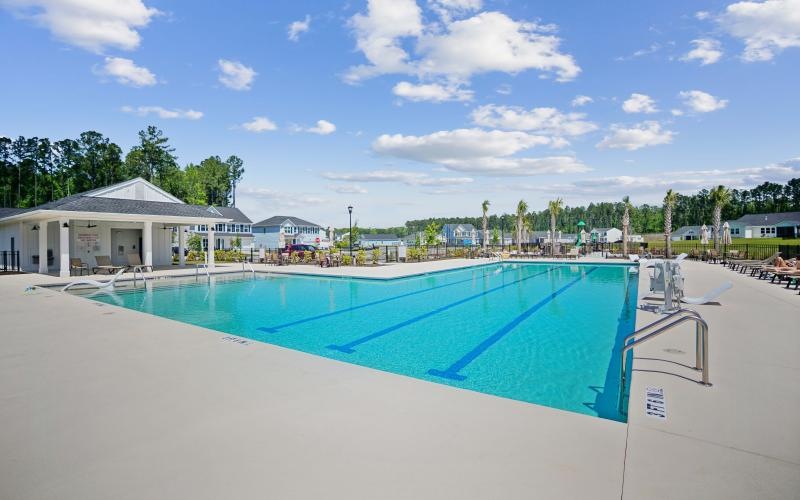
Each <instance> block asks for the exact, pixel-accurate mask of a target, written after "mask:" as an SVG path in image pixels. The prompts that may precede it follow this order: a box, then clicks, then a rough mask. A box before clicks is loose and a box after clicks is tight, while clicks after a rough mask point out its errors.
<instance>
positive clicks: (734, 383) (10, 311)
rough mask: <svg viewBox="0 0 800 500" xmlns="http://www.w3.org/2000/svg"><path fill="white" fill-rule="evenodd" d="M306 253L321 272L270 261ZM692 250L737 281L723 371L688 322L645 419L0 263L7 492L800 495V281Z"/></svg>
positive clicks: (704, 283) (641, 356)
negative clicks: (121, 296) (195, 315)
mask: <svg viewBox="0 0 800 500" xmlns="http://www.w3.org/2000/svg"><path fill="white" fill-rule="evenodd" d="M579 262H581V263H586V262H590V261H589V260H586V259H582V260H581V261H579ZM604 262H607V261H604ZM475 263H476V261H466V260H450V261H438V262H425V263H420V264H404V265H397V266H381V267H378V268H356V269H353V268H346V271H349V272H354V271H357V272H365V273H366V272H369V271H371V272H372V274H370V276H374V277H395V276H399V275H403V274H414V273H417V272H430V271H435V270H441V269H445V268H451V267H460V266H463V265H467V264H475ZM260 267H261V266H256V270H257V271H261V269H260ZM293 267H296V268H298V269H297V270H299V271H306V272H307V271H308V270H309V268H308V267H307V266H286V267H279V268H275V270H276V271H282V272H292V271H294V269H291V268H293ZM684 267H685V273H686V275H687V293H688V294H689V295H701V294H702V293H704V292H705V291H707V290H708V289H710V288H713V287H715V286H716V285H717V284H719V283H720V282H722V281H725V280H731V281H733V282H734V288H733V289H732V290H730V291H728V292H727V293H726V294H725V295H723V297H722V298H721V300H720V301H721V303H722V305H721V306H719V305H707V306H698V307H697V308H696V309H697V310H698V311H699V312H700V313H701V314H702V315H703V317H704V318H705V319H706V320H707V321H708V322H709V325H710V330H711V333H710V369H711V382H712V383H713V384H714V385H713V386H712V387H710V388H707V387H703V386H700V385H698V384H696V383H694V382H692V381H691V380H687V379H694V380H697V379H698V377H699V375H698V374H697V373H696V372H694V371H692V370H688V369H686V368H684V367H682V366H680V365H678V364H676V363H681V364H686V365H690V364H692V361H693V359H694V351H693V349H694V337H693V328H692V327H691V326H689V325H686V326H684V327H681V328H680V330H679V331H675V332H673V333H668V334H666V335H664V336H662V337H660V338H659V339H657V340H654V341H652V342H650V343H648V344H645V345H644V346H642V348H640V349H638V350H637V351H636V360H635V362H634V363H635V364H634V369H635V374H634V376H633V383H632V389H631V394H632V396H631V403H630V408H629V411H630V418H629V423H628V424H622V423H619V422H613V421H608V420H603V419H599V418H593V417H589V416H586V415H579V414H575V413H569V412H564V411H560V410H555V409H551V408H546V407H542V406H538V405H533V404H528V403H520V402H516V401H512V400H508V399H503V398H498V397H494V396H489V395H485V394H480V393H475V392H470V391H464V390H459V389H456V388H452V387H448V386H444V385H438V384H433V383H429V382H425V381H421V380H417V379H411V378H408V377H404V376H400V375H395V374H391V373H385V372H381V371H377V370H372V369H369V368H364V367H360V366H355V365H350V364H346V363H340V362H337V361H334V360H331V359H327V358H320V357H315V356H312V355H308V354H305V353H301V352H296V351H291V350H287V349H283V348H280V347H275V346H272V345H269V344H263V343H259V342H254V341H245V343H240V342H239V341H238V340H240V339H238V338H237V337H234V336H230V335H225V334H220V333H219V332H213V331H210V330H205V329H203V328H199V327H195V326H192V325H188V324H184V323H179V322H175V321H171V320H167V319H163V318H159V317H155V316H150V315H147V314H144V313H139V312H136V311H132V310H128V309H122V308H119V307H115V306H110V305H105V304H100V303H96V302H92V301H88V300H86V299H84V298H81V297H76V296H72V295H68V294H62V293H59V292H57V291H55V290H51V289H36V290H35V291H34V292H33V293H27V294H26V293H24V289H25V287H26V286H28V285H36V284H45V283H48V284H50V283H55V282H61V280H57V279H54V278H52V277H48V276H40V275H13V276H0V314H1V315H2V327H0V342H2V346H3V347H2V349H0V402H2V404H0V450H3V453H2V455H0V498H3V499H5V498H13V499H17V498H19V499H31V498H37V499H39V498H59V499H63V498H68V499H72V498H75V499H90V498H98V499H100V498H104V499H105V498H115V499H125V498H131V499H133V498H137V499H138V498H183V497H191V498H453V497H460V498H631V499H639V498H797V496H798V492H799V491H800V423H798V418H797V415H798V414H800V386H798V384H797V381H798V380H800V328H799V327H798V326H797V325H798V323H797V318H798V313H800V297H799V296H797V295H796V292H793V291H787V290H785V289H783V288H782V287H778V286H777V285H770V284H769V283H766V282H759V281H756V280H755V279H753V278H750V277H746V276H742V275H739V274H736V273H733V272H731V271H728V270H727V269H724V268H723V267H722V266H719V265H709V264H704V263H695V262H687V263H686V264H684ZM271 269H272V268H271V267H270V268H267V270H271ZM313 269H314V271H313V272H315V273H316V272H319V271H326V270H325V269H320V268H313ZM362 269H364V271H362ZM168 272H169V271H157V273H168ZM184 272H186V273H187V274H193V273H194V270H193V269H191V270H188V269H187V270H186V271H184ZM327 272H331V273H333V272H336V273H339V272H342V273H344V272H345V268H333V269H331V270H328V271H327ZM173 274H174V273H173ZM640 279H641V280H642V281H641V282H640V296H645V295H647V294H646V293H645V291H646V290H647V282H646V273H642V274H641V276H640ZM644 302H647V301H644ZM655 317H656V316H655V315H653V314H652V313H647V312H642V311H640V312H639V314H638V315H637V323H638V324H639V325H644V324H646V323H648V322H650V321H652V320H653V319H654V318H655ZM645 358H649V359H645ZM645 370H649V371H645ZM681 376H683V377H686V378H681ZM648 386H650V387H660V388H663V389H664V392H665V396H666V402H667V419H666V420H663V421H662V420H656V419H653V418H650V417H646V416H645V415H644V411H643V405H644V389H645V387H648Z"/></svg>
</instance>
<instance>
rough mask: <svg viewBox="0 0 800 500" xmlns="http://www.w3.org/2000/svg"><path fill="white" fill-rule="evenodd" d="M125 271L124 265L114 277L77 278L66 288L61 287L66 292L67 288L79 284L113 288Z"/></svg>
mask: <svg viewBox="0 0 800 500" xmlns="http://www.w3.org/2000/svg"><path fill="white" fill-rule="evenodd" d="M124 272H125V268H124V267H123V268H120V269H119V271H117V273H116V274H115V275H114V277H113V278H111V279H110V280H108V281H97V280H90V279H82V280H76V281H73V282H71V283H68V284H67V285H66V286H65V287H64V288H62V289H61V291H62V292H64V291H66V290H69V289H70V288H72V287H73V286H77V285H88V286H94V287H97V288H110V289H112V290H113V289H114V283H115V282H116V281H117V279H119V277H120V276H122V274H123V273H124Z"/></svg>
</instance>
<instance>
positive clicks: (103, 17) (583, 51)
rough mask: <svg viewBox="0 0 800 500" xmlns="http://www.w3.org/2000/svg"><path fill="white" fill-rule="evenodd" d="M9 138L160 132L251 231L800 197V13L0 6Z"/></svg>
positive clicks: (25, 0) (798, 5)
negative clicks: (219, 188) (206, 171)
mask: <svg viewBox="0 0 800 500" xmlns="http://www.w3.org/2000/svg"><path fill="white" fill-rule="evenodd" d="M0 43H2V45H3V47H5V50H4V51H3V52H2V56H1V57H2V63H3V67H4V68H5V69H6V70H7V71H6V74H5V76H6V77H5V78H3V79H0V89H2V95H3V97H4V99H3V107H2V113H1V114H0V134H3V135H7V136H11V137H15V136H17V135H25V136H44V137H51V138H63V137H75V136H77V135H78V134H79V133H80V132H82V131H84V130H89V129H93V130H98V131H100V132H103V133H104V134H106V135H107V136H109V137H110V138H111V139H112V140H113V141H115V142H117V143H118V144H120V145H121V146H122V147H123V149H125V150H127V149H128V148H129V147H130V146H131V145H133V143H134V141H135V140H136V132H137V131H138V130H140V129H142V128H144V127H145V126H147V125H149V124H154V125H157V126H158V127H160V128H162V129H163V130H164V131H165V133H166V134H167V135H168V136H169V137H170V139H171V141H172V144H173V145H174V146H175V148H176V150H177V154H178V155H179V161H180V162H181V163H182V164H185V163H187V162H199V161H200V160H202V159H203V158H205V157H207V156H209V155H212V154H219V155H221V156H227V155H230V154H236V155H238V156H240V157H241V158H242V159H243V160H244V162H245V169H246V174H245V176H244V179H243V182H242V184H241V186H240V189H239V194H238V196H237V200H238V204H239V206H240V207H241V208H242V209H244V210H245V211H246V212H247V213H248V214H249V215H250V216H251V217H252V218H254V219H260V218H262V217H267V216H270V215H275V214H277V213H281V214H294V215H297V216H301V217H305V218H308V219H311V220H314V221H316V222H318V223H320V224H322V225H329V224H331V225H337V226H341V225H343V224H345V223H346V206H347V205H348V204H352V205H354V206H355V207H356V208H355V214H356V215H357V218H358V220H359V221H360V223H361V224H362V225H379V226H386V225H394V224H402V223H403V222H404V221H405V220H407V219H411V218H421V217H427V216H460V215H478V214H479V213H480V203H481V201H482V200H484V199H489V200H490V201H491V202H492V211H493V212H503V211H506V212H511V211H513V209H514V206H515V205H516V202H517V201H518V200H519V199H525V200H526V201H528V203H529V205H530V206H531V208H533V209H536V210H539V209H542V208H544V207H545V206H546V203H547V200H549V199H553V198H555V197H557V196H560V197H563V198H564V199H565V201H566V202H567V204H569V205H577V204H583V203H587V202H589V201H604V200H618V199H620V198H621V197H622V196H624V195H630V196H631V199H632V201H634V202H635V203H644V202H650V203H652V202H658V201H659V200H660V199H661V198H663V193H664V191H666V189H668V188H670V187H671V188H674V189H676V190H678V191H679V192H683V193H690V192H694V191H696V190H698V189H701V188H703V187H711V186H713V185H715V184H718V183H723V184H726V185H729V186H733V187H749V186H752V185H755V184H758V183H761V182H764V181H766V180H770V181H777V182H781V181H785V180H787V179H789V178H791V177H796V176H799V175H800V159H798V157H800V142H799V141H798V139H800V127H799V126H798V116H800V99H798V98H797V85H798V83H797V82H798V80H799V78H798V77H800V0H768V1H764V2H756V1H753V2H730V1H710V2H700V1H670V2H588V1H587V2H569V3H565V2H546V1H540V2H533V1H525V2H523V1H513V0H508V1H492V0H483V1H481V0H417V1H416V2H415V1H413V0H382V1H379V0H375V1H371V2H365V1H351V2H302V1H273V2H245V1H242V2H236V1H229V2H226V3H225V4H224V5H223V4H218V3H212V2H186V1H162V0H117V1H116V2H109V1H105V0H81V1H80V2H75V1H67V0H0Z"/></svg>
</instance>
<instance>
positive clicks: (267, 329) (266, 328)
mask: <svg viewBox="0 0 800 500" xmlns="http://www.w3.org/2000/svg"><path fill="white" fill-rule="evenodd" d="M504 267H506V266H504ZM501 269H502V268H501ZM515 269H516V268H515V267H512V266H507V269H503V270H502V272H501V273H499V274H505V273H507V272H508V271H513V270H515ZM494 275H495V274H494V273H493V272H492V273H484V274H482V275H481V276H480V278H485V277H486V276H489V277H492V276H494ZM475 279H476V278H475V277H472V278H469V279H465V280H459V281H454V282H453V283H445V284H444V285H437V286H435V287H432V288H425V289H422V290H416V291H413V292H408V293H404V294H401V295H395V296H393V297H387V298H385V299H380V300H376V301H373V302H367V303H366V304H360V305H357V306H353V307H348V308H346V309H339V310H336V311H331V312H327V313H322V314H318V315H316V316H310V317H308V318H303V319H298V320H296V321H291V322H289V323H283V324H282V325H276V326H260V327H258V328H256V330H260V331H262V332H267V333H278V330H281V329H283V328H288V327H290V326H296V325H302V324H303V323H308V322H310V321H316V320H318V319H324V318H329V317H331V316H336V315H337V314H343V313H346V312H351V311H356V310H358V309H364V308H365V307H372V306H377V305H380V304H385V303H386V302H391V301H393V300H399V299H404V298H406V297H411V296H412V295H418V294H420V293H426V292H431V291H433V290H439V289H441V288H447V287H449V286H454V285H460V284H462V283H467V282H470V281H474V280H475Z"/></svg>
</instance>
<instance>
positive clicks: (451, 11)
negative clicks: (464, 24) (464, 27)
mask: <svg viewBox="0 0 800 500" xmlns="http://www.w3.org/2000/svg"><path fill="white" fill-rule="evenodd" d="M428 7H430V9H431V10H433V11H434V12H436V13H437V14H438V15H439V17H441V18H442V21H444V22H445V23H449V22H450V20H451V19H452V18H453V17H461V16H465V15H467V14H470V13H472V12H475V11H478V10H481V8H482V7H483V0H428Z"/></svg>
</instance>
